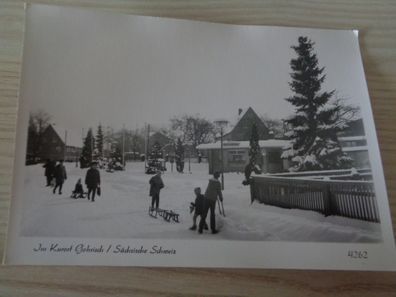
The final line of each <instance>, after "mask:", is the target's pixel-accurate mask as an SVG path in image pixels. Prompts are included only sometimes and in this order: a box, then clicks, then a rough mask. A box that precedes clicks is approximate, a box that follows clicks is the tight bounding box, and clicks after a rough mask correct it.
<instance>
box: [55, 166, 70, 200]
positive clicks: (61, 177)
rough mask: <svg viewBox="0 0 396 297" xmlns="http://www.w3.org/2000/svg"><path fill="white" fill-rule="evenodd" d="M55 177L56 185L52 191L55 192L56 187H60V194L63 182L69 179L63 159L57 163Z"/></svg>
mask: <svg viewBox="0 0 396 297" xmlns="http://www.w3.org/2000/svg"><path fill="white" fill-rule="evenodd" d="M54 177H55V187H54V189H53V191H52V193H54V194H55V192H56V189H58V188H59V195H61V194H62V187H63V183H64V182H65V180H66V179H67V175H66V168H65V166H64V165H63V160H60V161H59V164H58V165H56V167H55V170H54Z"/></svg>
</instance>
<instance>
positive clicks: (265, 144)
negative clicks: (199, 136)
mask: <svg viewBox="0 0 396 297" xmlns="http://www.w3.org/2000/svg"><path fill="white" fill-rule="evenodd" d="M288 144H289V141H287V140H281V139H267V140H260V141H259V145H260V147H261V148H283V147H285V146H287V145H288ZM249 147H250V144H249V141H227V140H226V141H223V148H224V149H236V148H238V149H242V148H249ZM220 148H221V142H220V141H217V142H214V143H204V144H200V145H198V146H197V149H199V150H213V149H220Z"/></svg>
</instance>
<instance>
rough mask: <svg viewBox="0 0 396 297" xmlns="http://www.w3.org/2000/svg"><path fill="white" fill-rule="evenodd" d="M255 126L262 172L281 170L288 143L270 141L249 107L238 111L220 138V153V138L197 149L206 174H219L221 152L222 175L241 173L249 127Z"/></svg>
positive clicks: (246, 148) (246, 155) (266, 131)
mask: <svg viewBox="0 0 396 297" xmlns="http://www.w3.org/2000/svg"><path fill="white" fill-rule="evenodd" d="M253 125H256V127H257V131H258V135H259V145H260V148H261V153H262V160H261V167H262V170H263V172H270V173H274V172H282V171H285V167H284V162H283V160H282V159H281V154H282V150H283V147H284V146H286V145H287V144H288V141H286V140H281V139H273V137H272V134H271V133H270V131H269V129H268V128H267V126H266V125H265V124H264V122H263V121H262V120H261V119H260V117H259V116H258V115H257V113H256V112H255V111H254V110H253V108H251V107H249V108H247V109H246V110H245V111H241V110H239V111H238V120H237V121H236V123H235V125H233V126H231V129H229V130H228V131H227V130H226V132H225V133H224V135H223V150H221V141H220V138H218V139H216V142H214V143H206V144H200V145H199V146H197V149H198V150H199V151H201V152H202V153H203V154H204V155H206V156H207V158H208V163H209V173H210V174H212V173H213V172H215V171H221V169H222V164H221V159H222V158H221V152H222V153H223V164H224V172H243V171H244V170H245V166H246V165H247V164H248V162H249V147H250V145H249V140H250V136H251V133H252V126H253Z"/></svg>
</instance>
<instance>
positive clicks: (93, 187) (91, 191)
mask: <svg viewBox="0 0 396 297" xmlns="http://www.w3.org/2000/svg"><path fill="white" fill-rule="evenodd" d="M85 184H86V185H87V188H88V195H87V198H88V200H90V198H92V199H91V201H92V202H94V201H95V194H96V191H97V190H98V188H99V187H100V173H99V170H98V169H97V164H96V163H95V162H92V163H91V168H89V169H88V171H87V174H86V175H85Z"/></svg>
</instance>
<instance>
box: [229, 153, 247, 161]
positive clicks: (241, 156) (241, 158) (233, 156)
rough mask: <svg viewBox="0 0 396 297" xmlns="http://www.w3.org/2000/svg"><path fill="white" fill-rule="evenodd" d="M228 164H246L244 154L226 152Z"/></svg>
mask: <svg viewBox="0 0 396 297" xmlns="http://www.w3.org/2000/svg"><path fill="white" fill-rule="evenodd" d="M228 162H229V163H246V153H245V151H243V150H233V151H228Z"/></svg>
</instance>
